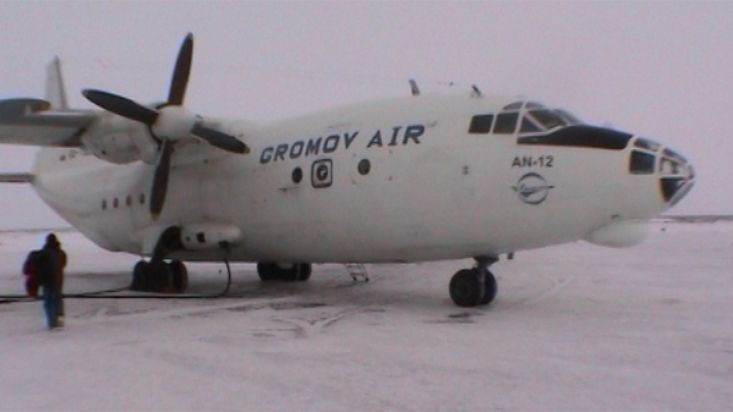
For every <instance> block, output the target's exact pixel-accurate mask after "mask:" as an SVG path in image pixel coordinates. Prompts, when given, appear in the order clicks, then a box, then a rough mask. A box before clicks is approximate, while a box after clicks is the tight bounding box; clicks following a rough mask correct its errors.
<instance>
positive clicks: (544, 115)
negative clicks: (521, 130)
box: [529, 109, 566, 130]
mask: <svg viewBox="0 0 733 412" xmlns="http://www.w3.org/2000/svg"><path fill="white" fill-rule="evenodd" d="M529 113H530V115H532V117H533V118H535V119H537V121H538V122H539V123H540V124H541V125H542V126H543V127H544V128H545V129H547V130H552V129H554V128H556V127H562V126H566V123H565V121H564V120H563V119H562V117H560V115H558V114H557V113H555V112H554V111H552V110H547V109H543V110H532V111H530V112H529Z"/></svg>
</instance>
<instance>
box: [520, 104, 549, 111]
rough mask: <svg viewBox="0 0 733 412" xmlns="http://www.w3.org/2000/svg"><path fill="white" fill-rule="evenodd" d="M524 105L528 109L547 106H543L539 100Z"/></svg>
mask: <svg viewBox="0 0 733 412" xmlns="http://www.w3.org/2000/svg"><path fill="white" fill-rule="evenodd" d="M524 107H525V108H527V109H530V110H531V109H544V108H545V106H543V105H541V104H539V103H537V102H527V104H526V105H524Z"/></svg>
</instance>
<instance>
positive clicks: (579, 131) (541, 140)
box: [518, 125, 632, 150]
mask: <svg viewBox="0 0 733 412" xmlns="http://www.w3.org/2000/svg"><path fill="white" fill-rule="evenodd" d="M631 137H632V136H631V135H630V134H627V133H622V132H618V131H615V130H609V129H603V128H600V127H593V126H585V125H577V126H569V127H563V128H560V129H557V130H555V131H554V132H552V133H550V134H544V135H539V136H537V135H535V136H532V135H530V136H520V137H519V139H518V143H519V144H527V145H543V146H575V147H586V148H593V149H610V150H622V149H624V148H626V145H627V144H628V143H629V140H631Z"/></svg>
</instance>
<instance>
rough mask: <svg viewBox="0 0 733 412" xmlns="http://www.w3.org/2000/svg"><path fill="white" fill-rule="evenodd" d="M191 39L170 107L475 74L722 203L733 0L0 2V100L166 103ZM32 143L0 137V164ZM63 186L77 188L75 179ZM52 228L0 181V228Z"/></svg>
mask: <svg viewBox="0 0 733 412" xmlns="http://www.w3.org/2000/svg"><path fill="white" fill-rule="evenodd" d="M189 31H192V32H193V33H194V34H195V39H196V46H195V52H194V68H193V72H192V77H191V82H190V83H189V92H188V94H187V106H188V107H189V108H190V109H192V110H194V111H196V112H199V113H202V114H212V115H223V116H237V117H243V118H247V119H250V120H253V121H266V120H271V119H275V118H281V117H286V116H290V115H294V114H300V113H305V112H310V111H314V110H318V109H321V108H325V107H330V106H334V105H337V104H341V103H347V102H354V101H361V100H366V99H372V98H381V97H390V96H398V95H406V94H407V93H409V86H408V84H407V79H408V78H411V77H413V78H416V79H417V80H418V82H419V84H420V85H421V88H422V89H423V90H424V91H425V92H427V91H446V90H447V89H448V88H449V84H450V82H454V83H455V84H456V86H453V87H459V88H467V87H469V86H470V84H471V83H476V84H478V85H479V86H480V87H481V88H482V90H483V91H484V92H485V93H493V92H496V93H501V94H512V95H526V96H530V97H532V98H534V99H538V100H540V101H543V102H546V103H550V104H553V105H557V106H562V107H565V108H567V109H569V110H570V111H572V112H574V113H576V114H577V115H579V116H580V117H581V118H583V119H585V120H587V121H590V122H592V123H596V124H611V125H613V126H614V127H616V128H619V129H623V130H626V131H631V132H636V133H640V134H643V135H645V136H647V137H650V138H652V139H655V140H658V141H660V142H662V143H665V144H668V145H670V146H671V147H673V148H674V149H676V150H678V151H679V152H681V153H682V154H684V155H686V156H687V157H688V158H689V159H690V160H691V161H692V163H693V164H694V165H695V168H696V171H697V173H698V176H699V177H698V182H697V184H696V187H695V188H694V189H693V191H692V192H691V193H690V195H688V197H687V198H686V199H684V200H683V201H682V202H681V203H680V204H679V205H678V206H677V207H676V208H675V209H673V212H674V213H680V214H682V213H684V214H689V213H694V214H698V213H699V214H707V213H733V190H732V189H731V188H732V186H733V185H732V184H731V178H733V166H732V165H731V163H732V162H731V160H730V158H729V157H730V156H731V155H732V153H733V137H732V136H731V130H730V128H729V127H728V123H729V121H730V118H731V107H732V106H733V105H731V104H730V102H729V100H730V98H731V96H733V48H732V47H731V46H732V42H733V2H718V3H705V2H658V1H655V2H648V3H646V2H620V1H614V2H595V1H594V2H549V1H543V2H463V3H455V2H422V1H421V2H409V1H395V2H343V3H336V2H333V3H332V2H306V1H301V2H263V3H260V2H214V1H201V2H180V1H175V2H174V1H135V2H124V1H115V2H105V1H94V2H75V1H53V2H52V1H48V2H32V1H12V0H11V1H8V0H5V1H0V98H4V97H17V96H35V97H41V96H42V95H43V79H44V66H45V65H46V63H47V62H48V61H49V60H50V59H51V58H52V56H54V55H59V56H60V57H61V58H62V60H63V64H64V71H65V77H66V83H67V91H68V94H69V99H70V102H71V103H72V105H73V106H75V107H83V108H91V107H92V106H91V105H90V104H89V103H87V102H86V101H85V100H84V98H83V97H82V96H81V94H80V93H79V91H80V90H81V89H82V88H85V87H97V88H102V89H106V90H110V91H115V92H119V93H121V94H124V95H127V96H130V97H133V98H134V99H136V100H138V101H142V102H153V101H160V100H162V99H164V98H165V96H166V93H167V92H166V89H167V87H168V82H169V77H170V71H171V67H172V64H173V60H174V59H175V55H176V53H177V51H178V47H179V45H180V42H181V40H182V38H183V37H184V36H185V34H186V33H187V32H189ZM34 152H35V150H34V149H29V148H17V147H13V146H2V147H0V172H19V171H27V170H29V169H30V167H31V165H32V161H33V154H34ZM79 184H84V183H83V182H79ZM49 225H51V226H55V225H63V223H62V221H61V220H60V219H59V218H57V217H55V215H54V214H53V212H51V211H50V209H48V208H47V207H46V206H45V205H43V203H42V202H41V201H40V200H39V199H38V198H37V197H35V195H34V194H33V192H32V190H31V189H30V188H28V187H19V186H16V185H4V186H0V228H7V227H18V226H21V227H27V226H49Z"/></svg>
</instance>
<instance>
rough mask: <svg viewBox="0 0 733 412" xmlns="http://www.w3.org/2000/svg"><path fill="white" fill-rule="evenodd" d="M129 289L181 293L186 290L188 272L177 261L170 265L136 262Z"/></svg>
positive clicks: (161, 262)
mask: <svg viewBox="0 0 733 412" xmlns="http://www.w3.org/2000/svg"><path fill="white" fill-rule="evenodd" d="M130 289H132V290H134V291H140V292H156V293H183V292H185V291H186V289H188V270H187V269H186V265H184V264H183V262H181V261H179V260H174V261H171V262H170V263H167V262H164V261H160V262H154V261H152V260H151V261H150V262H146V261H144V260H141V261H139V262H137V264H136V265H135V268H134V269H133V271H132V285H131V286H130Z"/></svg>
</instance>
